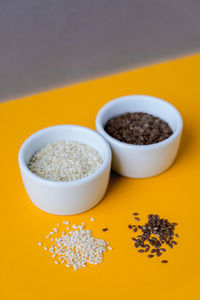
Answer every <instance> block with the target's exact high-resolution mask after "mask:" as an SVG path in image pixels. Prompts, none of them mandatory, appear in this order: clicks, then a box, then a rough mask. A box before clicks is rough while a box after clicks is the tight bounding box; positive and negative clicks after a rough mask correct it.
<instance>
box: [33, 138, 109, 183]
mask: <svg viewBox="0 0 200 300" xmlns="http://www.w3.org/2000/svg"><path fill="white" fill-rule="evenodd" d="M102 163H103V160H102V158H101V156H100V155H99V153H98V152H97V151H96V150H95V149H93V148H92V147H90V146H88V145H86V144H83V143H80V142H78V141H58V142H55V143H51V144H48V145H47V146H45V147H43V148H41V149H40V150H38V151H37V152H36V153H35V154H34V155H33V156H32V158H31V159H30V162H29V164H28V168H29V169H30V170H31V171H32V172H33V173H34V174H36V175H37V176H40V177H42V178H45V179H48V180H53V181H63V182H66V181H74V180H78V179H81V178H83V177H86V176H89V175H91V174H92V173H94V172H95V171H96V170H97V169H98V168H99V167H100V166H101V165H102Z"/></svg>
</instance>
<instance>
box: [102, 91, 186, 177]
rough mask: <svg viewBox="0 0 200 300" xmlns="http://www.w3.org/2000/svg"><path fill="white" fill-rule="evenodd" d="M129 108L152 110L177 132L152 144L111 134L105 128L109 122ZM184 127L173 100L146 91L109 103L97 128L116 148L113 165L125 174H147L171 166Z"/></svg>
mask: <svg viewBox="0 0 200 300" xmlns="http://www.w3.org/2000/svg"><path fill="white" fill-rule="evenodd" d="M127 112H131V113H134V112H143V113H148V114H152V115H154V116H156V117H159V118H161V119H162V120H164V121H165V122H167V123H168V124H169V125H170V127H171V128H172V131H173V134H172V135H171V136H170V137H168V138H167V139H165V140H163V141H161V142H159V143H156V144H150V145H132V144H127V143H124V142H121V141H119V140H117V139H115V138H113V137H111V136H110V135H109V134H108V133H107V132H106V131H105V130H104V127H105V124H106V122H107V121H108V120H109V119H111V118H113V117H115V116H117V115H120V114H124V113H127ZM182 128H183V121H182V117H181V115H180V113H179V112H178V110H177V109H176V108H175V107H174V106H173V105H171V104H170V103H169V102H167V101H164V100H162V99H160V98H156V97H152V96H145V95H130V96H124V97H120V98H117V99H114V100H112V101H110V102H108V103H107V104H105V105H104V106H103V107H102V108H101V109H100V110H99V112H98V114H97V117H96V129H97V131H98V132H99V133H100V134H101V135H102V136H103V137H104V138H105V139H106V140H107V142H108V143H109V144H110V147H111V150H112V169H113V170H114V171H115V172H117V173H119V174H120V175H122V176H126V177H131V178H146V177H152V176H155V175H158V174H160V173H162V172H164V171H165V170H167V169H168V168H169V167H170V166H171V165H172V163H173V162H174V160H175V158H176V155H177V152H178V148H179V144H180V140H181V133H182Z"/></svg>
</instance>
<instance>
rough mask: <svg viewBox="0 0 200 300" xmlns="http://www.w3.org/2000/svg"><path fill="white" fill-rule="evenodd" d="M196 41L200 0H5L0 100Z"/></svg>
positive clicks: (194, 45)
mask: <svg viewBox="0 0 200 300" xmlns="http://www.w3.org/2000/svg"><path fill="white" fill-rule="evenodd" d="M199 49H200V1H199V0H132V1H131V0H4V1H3V0H0V101H4V100H8V99H11V98H17V97H20V96H23V95H27V94H32V93H35V92H38V91H42V90H47V89H52V88H54V87H57V86H63V85H67V84H71V83H74V82H77V81H82V80H85V79H88V78H93V77H97V76H101V75H105V74H110V73H113V72H117V71H121V70H126V69H130V68H133V67H137V66H140V65H144V64H149V63H152V62H156V61H161V60H164V59H168V58H171V57H177V56H180V55H185V54H188V53H194V52H198V51H199Z"/></svg>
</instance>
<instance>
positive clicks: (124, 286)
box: [0, 55, 200, 300]
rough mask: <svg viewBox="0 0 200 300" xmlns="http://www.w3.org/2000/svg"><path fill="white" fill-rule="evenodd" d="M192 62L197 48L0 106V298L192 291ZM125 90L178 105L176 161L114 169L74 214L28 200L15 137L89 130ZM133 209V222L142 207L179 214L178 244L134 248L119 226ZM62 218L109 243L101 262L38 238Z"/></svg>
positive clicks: (164, 295) (178, 295)
mask: <svg viewBox="0 0 200 300" xmlns="http://www.w3.org/2000/svg"><path fill="white" fill-rule="evenodd" d="M199 70H200V55H195V56H191V57H186V58H183V59H178V60H174V61H170V62H167V63H163V64H158V65H155V66H150V67H147V68H142V69H138V70H133V71H128V72H125V73H121V74H117V75H113V76H109V77H106V78H101V79H97V80H93V81H90V82H86V83H82V84H78V85H74V86H71V87H67V88H61V89H58V90H55V91H50V92H46V93H42V94H39V95H34V96H31V97H28V98H25V99H20V100H15V101H11V102H7V103H2V104H0V132H1V139H0V153H1V155H0V166H1V172H0V182H1V189H0V201H1V202H0V203H1V207H0V220H1V247H0V249H1V271H0V276H1V278H0V299H2V300H4V299H9V300H10V299H13V300H14V299H27V300H29V299H31V300H32V299H38V300H40V299H49V300H50V299H127V300H128V299H149V300H151V299H154V300H156V299H163V300H165V299H167V300H171V299H187V300H195V299H200V291H199V289H200V271H199V267H200V253H199V252H200V225H199V216H200V214H199V212H200V202H199V168H200V85H199ZM128 94H147V95H153V96H157V97H161V98H163V99H165V100H167V101H169V102H170V103H172V104H173V105H175V106H176V108H177V109H178V110H179V111H180V113H181V115H182V117H183V121H184V131H183V137H182V143H181V148H180V151H179V154H178V157H177V160H176V162H175V163H174V165H173V166H172V167H171V168H170V169H169V170H168V171H167V172H165V173H163V174H161V175H159V176H156V177H154V178H149V179H138V180H134V179H127V178H122V177H120V176H117V175H113V174H112V176H111V181H110V185H109V188H108V191H107V193H106V195H105V197H104V199H103V201H102V202H101V203H100V204H99V205H97V206H96V207H95V208H93V209H92V210H90V211H88V212H86V213H83V214H80V215H76V216H70V217H63V216H54V215H50V214H47V213H45V212H43V211H40V210H39V209H38V208H36V207H35V206H34V205H33V204H32V202H31V201H30V200H29V198H28V196H27V194H26V192H25V189H24V186H23V184H22V180H21V177H20V173H19V168H18V162H17V156H18V151H19V148H20V146H21V144H22V143H23V141H24V140H25V139H26V138H27V137H28V136H29V135H30V134H32V133H34V132H35V131H37V130H39V129H42V128H44V127H47V126H52V125H57V124H78V125H83V126H87V127H90V128H92V129H95V116H96V114H97V112H98V110H99V109H100V108H101V106H102V105H104V104H105V103H106V102H107V101H109V100H111V99H113V98H115V97H119V96H122V95H128ZM135 211H136V212H140V214H141V221H142V222H141V223H143V221H145V219H146V216H147V214H149V213H157V214H159V215H160V216H161V217H165V218H168V219H169V221H172V222H178V224H179V225H178V226H177V233H178V234H179V235H180V238H179V243H178V245H177V246H176V247H174V249H169V250H168V251H167V253H166V254H164V255H163V259H168V260H169V263H168V264H161V263H160V260H161V259H160V258H154V259H148V258H147V257H146V255H143V254H139V253H137V251H136V249H135V248H134V246H133V242H132V241H131V237H132V236H133V234H131V232H130V230H128V228H127V227H128V224H129V223H134V222H133V216H132V213H133V212H135ZM90 217H94V218H95V222H91V221H90ZM63 220H69V221H70V222H71V224H74V223H76V224H79V223H80V222H86V225H87V227H88V228H91V229H92V230H93V234H94V235H95V236H96V237H99V238H104V239H105V240H107V241H109V242H110V244H111V246H112V247H113V251H109V252H106V253H105V256H104V261H103V263H102V264H100V265H97V266H95V265H94V266H93V265H89V266H88V267H87V268H85V269H82V270H80V271H76V272H74V271H73V270H72V269H69V268H65V267H64V266H63V265H55V264H54V260H53V258H52V257H51V256H50V254H49V253H48V252H47V251H44V250H43V249H41V247H39V246H38V245H37V243H38V242H39V241H43V242H45V235H46V234H48V232H49V231H50V230H51V229H52V228H53V227H54V226H55V225H56V224H57V223H58V222H62V221H63ZM103 227H108V228H109V231H107V232H102V230H101V229H102V228H103Z"/></svg>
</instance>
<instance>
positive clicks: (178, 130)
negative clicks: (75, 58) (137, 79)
mask: <svg viewBox="0 0 200 300" xmlns="http://www.w3.org/2000/svg"><path fill="white" fill-rule="evenodd" d="M130 99H132V100H136V99H143V100H144V99H145V100H147V101H148V100H154V101H157V103H165V104H166V105H167V106H169V107H170V108H172V109H173V111H174V112H175V114H176V121H177V127H176V129H175V131H174V132H173V133H172V135H171V136H170V137H168V138H167V139H165V140H163V141H161V142H158V143H155V144H150V145H134V144H128V143H124V142H121V141H119V140H117V139H115V138H113V137H111V136H110V135H109V134H108V133H107V132H106V131H105V130H104V127H103V125H102V118H103V116H104V113H105V112H106V111H107V110H108V109H110V108H111V107H113V108H114V107H115V105H116V104H118V103H121V102H123V101H126V100H130ZM182 128H183V120H182V117H181V114H180V113H179V111H178V110H177V109H176V108H175V106H173V105H172V104H171V103H169V102H168V101H166V100H163V99H161V98H158V97H154V96H148V95H127V96H122V97H118V98H115V99H113V100H111V101H109V102H107V103H106V104H105V105H104V106H102V107H101V109H100V110H99V111H98V113H97V116H96V129H97V131H98V132H99V133H100V134H101V135H102V136H104V137H105V138H106V139H107V140H108V141H109V142H110V143H111V144H115V145H116V146H120V147H122V148H129V149H138V150H147V149H148V150H151V149H152V150H153V149H155V148H160V147H164V146H166V145H167V144H169V143H171V142H172V141H174V140H175V139H176V138H177V137H178V136H179V135H180V134H181V132H182Z"/></svg>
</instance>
